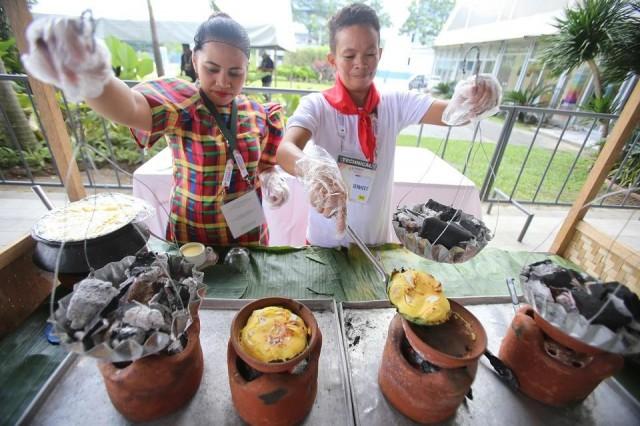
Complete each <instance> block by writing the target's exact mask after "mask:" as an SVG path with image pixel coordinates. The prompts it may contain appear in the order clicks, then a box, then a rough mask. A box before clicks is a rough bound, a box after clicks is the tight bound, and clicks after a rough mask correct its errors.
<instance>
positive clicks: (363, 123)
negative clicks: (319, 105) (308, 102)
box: [322, 75, 380, 163]
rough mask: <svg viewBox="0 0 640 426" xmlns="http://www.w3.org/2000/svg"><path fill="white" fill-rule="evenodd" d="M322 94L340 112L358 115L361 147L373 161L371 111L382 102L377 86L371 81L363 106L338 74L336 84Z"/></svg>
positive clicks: (374, 150) (374, 136)
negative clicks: (352, 95)
mask: <svg viewBox="0 0 640 426" xmlns="http://www.w3.org/2000/svg"><path fill="white" fill-rule="evenodd" d="M322 94H323V95H324V98H325V99H326V100H327V102H329V104H330V105H331V106H332V107H334V108H335V109H337V110H338V112H340V113H342V114H346V115H357V116H358V140H359V141H360V147H361V148H362V152H363V153H364V155H365V157H366V158H367V160H369V162H370V163H373V161H374V160H375V158H374V156H375V152H376V135H375V134H374V133H373V125H372V124H371V113H372V112H373V111H375V109H376V107H377V106H378V102H380V94H379V93H378V90H377V89H376V86H375V85H374V84H373V83H371V86H370V87H369V93H367V98H366V99H365V101H364V106H363V107H362V108H359V107H357V106H356V104H355V103H354V102H353V99H351V96H350V95H349V92H348V91H347V88H346V87H344V84H343V83H342V81H341V80H340V78H339V77H338V76H337V75H336V84H335V85H334V86H333V87H332V88H331V89H327V90H325V91H323V92H322Z"/></svg>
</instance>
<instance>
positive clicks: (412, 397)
mask: <svg viewBox="0 0 640 426" xmlns="http://www.w3.org/2000/svg"><path fill="white" fill-rule="evenodd" d="M450 303H451V309H452V311H453V313H454V314H457V315H458V316H456V315H452V318H451V319H449V321H447V322H446V323H444V324H440V325H436V326H419V325H415V324H412V323H410V322H408V321H407V320H405V319H404V318H402V317H401V316H400V315H399V314H396V316H395V317H394V318H393V319H392V320H391V324H390V325H389V333H388V335H387V341H386V343H385V347H384V352H383V354H382V363H381V365H380V370H379V371H378V384H379V385H380V389H381V391H382V393H383V394H384V396H385V397H386V398H387V400H388V401H389V402H390V403H391V405H393V406H394V407H395V408H396V409H397V410H398V411H400V412H401V413H402V414H404V415H405V416H407V417H409V418H410V419H411V420H413V421H416V422H419V423H436V422H441V421H443V420H446V419H448V418H449V417H451V416H453V415H454V414H455V412H456V410H457V409H458V406H459V405H460V404H461V403H462V402H463V401H464V398H465V395H466V394H467V393H468V392H469V388H470V387H471V384H472V383H473V380H474V379H475V376H476V371H477V369H478V358H479V357H480V356H481V355H482V354H483V353H484V351H485V349H486V346H487V335H486V333H485V331H484V328H483V327H482V324H480V322H479V321H478V320H477V319H476V318H475V317H474V316H473V315H472V314H471V313H470V312H469V311H467V310H466V309H465V308H464V307H462V306H461V305H459V304H458V303H456V302H453V301H450ZM460 318H462V319H460ZM471 333H473V335H475V339H473V338H472V337H471V335H472V334H471ZM447 336H448V337H447ZM454 336H455V337H454ZM404 339H406V340H407V341H408V342H409V344H410V345H411V348H413V350H415V352H417V353H418V354H419V355H420V356H421V357H422V358H423V359H425V360H427V361H429V362H430V363H431V364H433V365H435V366H436V369H437V371H431V372H424V371H423V370H421V369H420V368H418V367H417V366H415V365H413V364H411V363H410V362H409V361H408V360H407V358H406V357H405V355H404V354H403V353H402V350H401V346H402V344H403V340H404ZM430 342H431V344H430Z"/></svg>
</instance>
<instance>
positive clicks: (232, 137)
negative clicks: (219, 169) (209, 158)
mask: <svg viewBox="0 0 640 426" xmlns="http://www.w3.org/2000/svg"><path fill="white" fill-rule="evenodd" d="M200 97H201V98H202V100H203V101H204V104H205V106H206V107H207V109H208V110H209V112H210V113H211V114H212V115H213V119H214V120H215V122H216V124H217V125H218V128H219V129H220V132H222V135H223V136H224V138H225V139H226V141H227V146H228V147H229V151H231V153H232V154H233V158H234V159H235V163H236V164H237V165H238V169H240V175H241V176H242V178H243V179H245V180H246V181H247V182H248V183H249V184H250V183H251V182H249V179H248V177H249V172H248V171H247V166H246V165H245V164H244V159H243V158H242V154H240V152H239V151H238V150H237V149H236V146H237V141H236V135H237V129H238V105H237V104H236V100H235V99H234V100H233V101H232V102H231V118H230V120H229V121H230V123H229V124H230V126H227V125H226V123H225V122H224V119H223V118H222V115H221V114H220V112H218V109H217V108H216V106H215V105H214V104H213V102H211V100H210V99H209V98H208V97H207V96H206V95H205V93H204V92H203V91H202V90H200ZM233 162H234V161H233V160H232V159H231V158H230V159H228V160H227V164H226V166H225V169H224V177H223V184H224V187H225V188H228V187H229V185H230V184H231V173H232V172H233Z"/></svg>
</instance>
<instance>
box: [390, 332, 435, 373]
mask: <svg viewBox="0 0 640 426" xmlns="http://www.w3.org/2000/svg"><path fill="white" fill-rule="evenodd" d="M400 351H401V352H402V355H403V356H404V358H405V359H406V360H407V361H408V362H409V364H411V365H412V366H414V367H415V368H418V369H419V370H421V371H422V372H423V373H427V374H428V373H436V372H438V371H440V367H438V366H437V365H435V364H432V363H430V362H429V361H427V360H425V359H424V358H422V357H421V356H420V354H419V353H418V352H416V351H415V350H414V349H413V347H412V346H411V344H410V343H409V341H408V340H407V338H406V337H405V338H403V339H402V342H401V343H400Z"/></svg>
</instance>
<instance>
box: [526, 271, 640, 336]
mask: <svg viewBox="0 0 640 426" xmlns="http://www.w3.org/2000/svg"><path fill="white" fill-rule="evenodd" d="M521 279H522V280H523V283H524V285H525V287H528V288H529V289H530V290H531V292H532V294H533V296H534V297H537V298H538V299H540V300H542V299H544V298H545V297H546V298H547V299H549V301H550V302H555V303H557V304H559V305H561V306H562V307H563V308H564V309H565V311H566V312H567V313H571V312H577V313H579V314H580V315H582V316H583V317H585V318H586V319H587V320H588V321H589V322H590V323H591V324H601V325H603V326H605V327H607V328H608V329H610V330H611V331H613V332H616V331H618V330H620V329H622V328H626V329H627V330H628V331H630V332H632V333H637V332H640V327H639V326H638V324H639V323H640V299H638V296H637V295H636V294H635V293H633V292H632V291H630V290H629V289H628V288H627V287H626V286H624V285H623V284H621V283H617V282H610V283H602V282H599V281H597V280H596V279H595V278H593V277H591V276H589V275H588V274H584V273H581V272H578V271H575V270H572V269H569V268H564V267H562V266H560V265H557V264H555V263H554V262H553V261H551V260H549V259H547V260H544V261H541V262H536V263H533V264H531V265H528V266H526V267H525V268H524V269H523V271H522V273H521ZM545 292H546V296H545ZM639 335H640V334H639Z"/></svg>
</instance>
